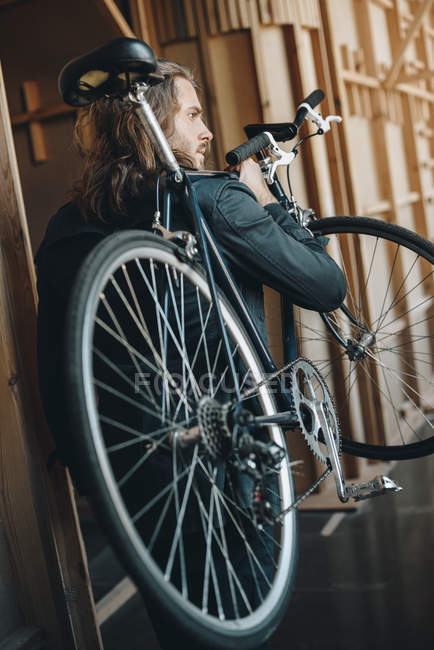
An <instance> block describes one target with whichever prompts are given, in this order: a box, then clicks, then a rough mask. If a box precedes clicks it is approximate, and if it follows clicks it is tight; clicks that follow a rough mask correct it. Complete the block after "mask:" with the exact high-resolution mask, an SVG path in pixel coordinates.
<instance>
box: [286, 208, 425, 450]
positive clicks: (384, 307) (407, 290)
mask: <svg viewBox="0 0 434 650" xmlns="http://www.w3.org/2000/svg"><path fill="white" fill-rule="evenodd" d="M309 228H310V229H311V230H312V232H313V233H314V234H315V235H319V234H321V235H325V236H326V237H328V238H329V239H330V242H329V244H328V248H327V251H328V253H329V254H330V255H331V256H332V257H334V259H335V260H336V262H337V263H338V264H339V266H340V267H341V268H342V270H343V271H344V273H345V276H346V279H347V284H348V293H347V297H346V300H345V304H344V310H342V309H338V310H336V311H334V312H331V313H329V314H327V315H326V321H325V323H324V322H323V321H322V320H321V318H320V316H319V315H318V314H315V313H313V312H307V311H305V310H300V312H299V313H300V316H299V319H298V328H299V341H300V345H301V347H302V351H303V354H305V355H306V356H309V357H310V358H311V359H312V360H314V361H316V363H317V365H318V367H319V369H320V370H321V372H322V373H323V375H324V376H325V378H327V380H328V381H329V382H330V383H331V384H332V385H333V387H334V393H335V396H336V401H337V407H338V412H339V414H340V419H341V421H342V436H343V439H342V446H343V450H344V451H346V452H348V453H351V454H353V455H358V456H364V457H368V458H377V459H382V460H400V459H406V458H416V457H418V456H424V455H427V454H431V453H433V451H434V431H433V418H432V414H433V411H434V408H433V404H434V399H433V386H434V383H433V352H434V347H433V329H434V328H433V315H434V314H433V306H432V295H433V271H432V264H433V260H434V246H433V245H432V244H431V243H430V242H429V241H427V240H425V239H424V238H423V237H420V236H419V235H417V234H415V233H413V232H411V231H409V230H407V229H405V228H402V227H400V226H397V225H394V224H390V223H386V222H382V221H379V220H377V219H370V218H367V217H330V218H324V219H320V220H318V221H315V222H313V223H311V224H310V225H309Z"/></svg>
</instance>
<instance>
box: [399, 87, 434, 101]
mask: <svg viewBox="0 0 434 650" xmlns="http://www.w3.org/2000/svg"><path fill="white" fill-rule="evenodd" d="M395 89H396V90H398V91H399V92H401V93H406V94H407V95H412V96H413V97H419V98H420V99H425V100H426V101H427V102H430V103H431V104H433V103H434V92H430V91H428V90H424V89H423V88H417V87H416V86H410V84H404V83H397V84H396V85H395Z"/></svg>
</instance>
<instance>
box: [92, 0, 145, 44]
mask: <svg viewBox="0 0 434 650" xmlns="http://www.w3.org/2000/svg"><path fill="white" fill-rule="evenodd" d="M94 2H95V3H96V6H97V7H98V9H99V11H100V13H101V14H102V15H103V16H104V18H106V19H108V21H109V22H110V23H112V24H113V23H114V24H115V26H116V28H117V29H118V31H119V35H120V36H126V37H127V38H137V36H136V35H135V33H134V32H133V30H132V29H131V27H130V26H129V24H128V23H127V21H126V20H125V18H124V15H123V13H122V12H121V10H120V9H119V8H118V6H117V4H116V2H114V0H94Z"/></svg>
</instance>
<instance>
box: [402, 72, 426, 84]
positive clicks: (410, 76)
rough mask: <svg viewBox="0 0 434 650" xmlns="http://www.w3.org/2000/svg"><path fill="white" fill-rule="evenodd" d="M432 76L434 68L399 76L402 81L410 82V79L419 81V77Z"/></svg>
mask: <svg viewBox="0 0 434 650" xmlns="http://www.w3.org/2000/svg"><path fill="white" fill-rule="evenodd" d="M433 77H434V70H421V71H420V72H416V73H415V74H408V75H403V76H402V77H400V81H401V82H402V83H411V82H412V81H420V80H421V79H428V80H429V79H432V78H433Z"/></svg>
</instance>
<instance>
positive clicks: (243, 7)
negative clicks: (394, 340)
mask: <svg viewBox="0 0 434 650" xmlns="http://www.w3.org/2000/svg"><path fill="white" fill-rule="evenodd" d="M129 5H130V11H131V19H132V24H133V28H134V29H135V31H136V32H137V33H139V34H141V35H142V37H143V38H145V39H146V38H148V40H149V41H150V42H151V44H152V45H153V46H154V47H155V49H156V50H157V51H158V53H159V54H160V55H161V56H165V57H168V58H173V59H175V60H179V61H182V62H185V63H188V64H190V65H191V64H193V65H194V66H195V67H196V69H197V70H198V73H199V77H200V78H201V80H202V83H203V86H204V95H205V97H204V99H205V105H206V107H207V111H208V119H209V122H210V126H211V128H212V129H213V130H214V133H215V141H214V158H215V160H216V161H217V165H218V166H220V167H221V166H224V153H225V152H226V151H227V150H228V149H230V148H231V147H233V146H235V145H236V144H238V143H240V142H242V141H243V140H244V139H245V138H244V135H243V131H242V126H243V125H244V124H246V123H249V122H252V121H259V120H263V121H284V120H291V118H292V117H293V115H294V113H295V107H296V105H297V104H298V103H299V101H300V100H301V99H302V98H303V97H304V96H306V95H307V94H308V93H309V92H310V91H311V90H313V89H314V88H316V87H321V88H323V89H324V90H325V92H326V100H325V101H324V102H323V103H322V104H321V111H322V112H323V114H328V113H335V114H339V115H342V117H343V122H342V124H341V125H334V127H333V129H332V132H331V133H330V134H328V135H327V136H326V137H325V138H317V139H315V140H314V141H312V142H311V144H309V145H306V146H305V147H304V149H303V150H302V153H301V156H300V158H299V159H298V160H297V161H296V163H295V164H294V165H293V167H292V168H291V176H292V185H293V189H294V193H295V195H296V196H297V198H298V200H299V201H300V202H301V204H302V205H304V206H306V207H312V208H314V209H315V211H316V212H317V214H318V215H319V216H331V215H334V214H346V215H361V216H375V217H378V218H381V219H385V220H387V221H391V222H394V223H397V224H400V225H403V226H405V227H407V228H410V229H412V230H416V231H417V232H419V233H420V234H421V235H423V236H424V237H430V236H432V234H433V216H434V195H433V166H434V165H433V126H434V124H433V99H434V92H433V68H434V60H433V56H434V54H433V36H434V21H433V17H434V11H433V3H432V2H429V1H428V0H414V1H412V2H410V1H409V2H406V1H404V0H321V1H318V0H207V1H204V2H201V1H198V0H180V1H174V0H165V1H164V2H157V1H155V2H154V1H150V2H147V3H144V2H140V1H139V0H131V1H130V3H129ZM139 15H141V17H142V22H140V20H138V16H139ZM304 128H305V129H306V127H304ZM281 180H282V182H283V184H284V185H285V184H286V179H285V178H284V177H283V178H281ZM335 253H336V254H338V252H337V251H335ZM342 254H343V258H344V261H345V262H346V263H349V262H350V260H351V259H352V256H353V257H354V251H344V252H343V253H342ZM388 263H389V261H388V260H384V272H385V276H386V275H387V273H386V271H387V265H388ZM265 295H266V312H267V322H268V333H269V342H270V348H271V352H272V354H273V356H274V358H275V359H276V361H277V362H282V360H283V350H282V328H281V312H280V299H279V296H278V295H277V294H276V293H275V292H274V291H272V290H271V289H266V292H265ZM373 306H374V305H373ZM428 307H429V302H427V308H428ZM296 317H297V319H298V320H299V321H300V322H301V323H302V325H301V326H300V327H301V328H302V327H303V326H307V327H314V328H315V329H317V330H319V331H322V324H321V322H320V320H319V319H318V318H317V316H316V315H314V314H310V313H307V312H299V311H298V310H297V314H296ZM430 322H432V319H431V321H430ZM325 338H326V337H324V341H325ZM299 351H300V353H303V354H306V355H307V356H313V357H314V358H323V359H324V358H328V356H329V354H330V350H329V349H328V347H327V345H326V343H325V342H324V343H323V344H321V343H318V344H316V346H315V347H314V348H313V347H312V344H307V343H304V344H301V343H300V344H299ZM344 376H345V368H344V366H342V367H341V366H338V365H337V364H335V366H334V367H333V372H332V373H331V374H330V375H329V377H328V381H329V382H330V385H331V388H332V390H333V392H335V393H336V392H337V391H338V388H339V384H340V382H342V378H343V377H344ZM377 392H378V391H377ZM362 400H363V401H362ZM375 400H378V395H374V394H369V396H368V398H366V396H364V395H361V394H359V396H358V398H357V399H356V400H355V402H354V404H353V405H352V408H351V412H347V411H345V409H341V419H342V426H343V428H344V429H347V430H352V431H357V436H358V439H359V440H364V439H371V440H372V439H373V440H374V441H375V440H376V439H377V438H378V440H380V439H381V435H382V432H381V431H380V429H381V427H382V425H383V423H385V425H386V434H385V435H386V437H388V436H392V435H393V432H394V428H396V427H394V422H393V421H386V417H385V414H383V413H382V407H381V399H380V408H378V404H377V402H376V401H375ZM375 411H377V412H378V418H377V419H376V420H375V421H374V420H373V419H372V418H371V417H370V415H368V414H369V413H371V412H375ZM380 421H381V427H380ZM291 447H292V451H293V456H295V457H296V458H299V457H300V458H302V459H303V461H304V464H303V466H302V468H301V469H300V470H299V475H298V477H297V484H298V487H299V488H303V487H304V486H307V485H309V484H310V482H311V480H312V478H313V476H315V475H316V473H317V471H318V468H317V467H316V466H315V463H314V462H313V460H312V459H311V458H310V456H309V455H308V454H307V452H306V449H305V447H304V443H303V441H300V440H295V439H294V436H293V435H291ZM345 466H346V473H347V476H349V477H352V478H356V477H358V478H362V477H366V476H367V475H370V474H372V473H374V472H378V471H379V470H380V468H379V467H377V466H376V467H372V463H368V462H366V461H364V460H359V459H353V458H346V459H345ZM336 504H337V501H336V497H335V496H329V495H328V494H327V489H326V490H325V492H324V493H322V494H320V495H318V496H317V497H316V498H314V499H310V501H309V502H308V505H310V506H311V507H319V506H320V505H323V506H327V505H330V506H334V507H335V506H336Z"/></svg>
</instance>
